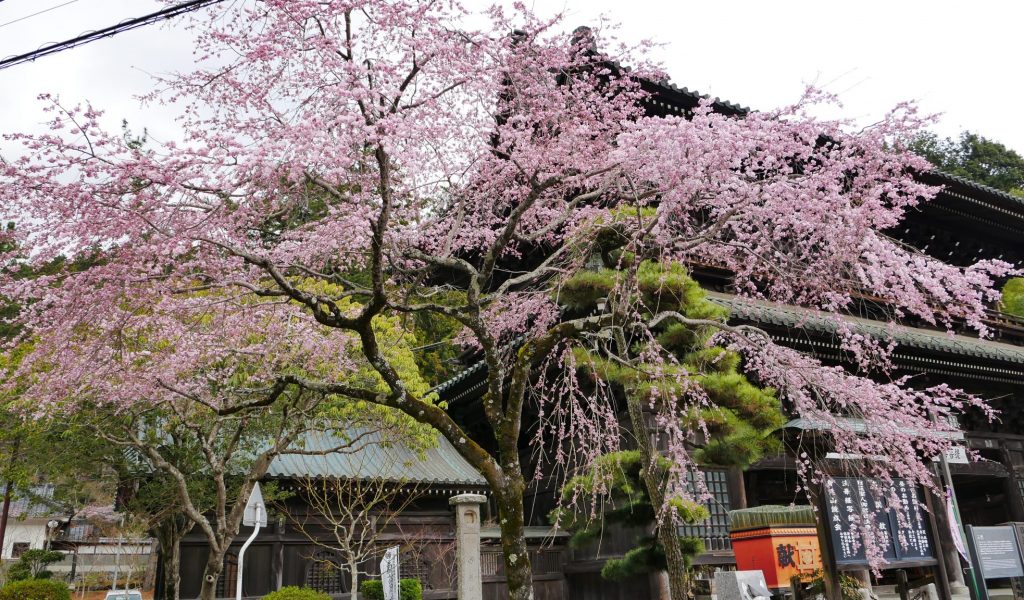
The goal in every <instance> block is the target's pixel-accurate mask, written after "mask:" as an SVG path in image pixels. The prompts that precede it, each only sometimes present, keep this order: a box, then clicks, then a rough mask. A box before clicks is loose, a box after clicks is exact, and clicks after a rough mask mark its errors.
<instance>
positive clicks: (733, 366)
mask: <svg viewBox="0 0 1024 600" xmlns="http://www.w3.org/2000/svg"><path fill="white" fill-rule="evenodd" d="M616 277H617V273H616V272H615V271H612V270H608V269H602V270H599V271H592V272H588V273H583V274H580V275H577V276H576V277H574V278H573V279H571V280H570V282H569V285H568V287H569V288H571V290H572V302H578V303H579V306H585V305H587V303H589V302H593V301H595V300H596V299H597V298H599V297H601V296H604V295H607V291H608V290H610V289H611V288H612V287H613V286H614V285H615V283H616ZM638 282H639V284H640V287H641V291H642V293H643V294H644V301H645V303H647V306H648V308H650V309H651V312H652V313H653V312H655V311H657V310H676V311H679V312H680V313H682V314H683V315H684V316H685V317H687V318H689V319H702V320H710V321H718V322H724V321H725V320H726V318H727V317H728V313H727V311H726V310H725V309H724V308H722V307H720V306H718V305H716V304H713V303H712V302H709V301H708V300H707V297H706V294H705V292H704V290H703V289H702V288H701V287H700V285H698V284H697V283H696V282H695V281H694V280H693V279H691V278H690V276H689V275H688V274H687V273H686V270H685V269H684V268H683V267H682V266H681V265H678V264H674V265H670V266H662V265H659V264H657V263H654V262H651V261H645V262H644V263H642V264H641V265H640V267H639V270H638ZM562 301H563V302H564V303H568V302H567V300H566V299H565V298H562ZM717 331H718V329H717V328H716V327H714V326H713V325H707V326H704V325H701V326H692V325H686V324H683V323H680V322H678V321H675V322H667V323H666V324H665V325H664V326H663V328H662V330H661V331H659V332H657V340H658V342H659V344H660V345H661V346H662V347H663V348H665V349H666V350H669V351H671V352H673V353H674V357H673V359H674V360H666V361H665V362H664V363H662V364H658V365H653V364H652V365H636V366H635V367H632V366H627V365H625V364H623V363H621V362H618V361H611V360H608V359H607V358H605V357H603V356H601V355H599V354H596V353H594V352H590V351H587V350H584V349H582V348H577V349H575V350H574V358H575V360H576V364H577V367H578V368H579V369H580V370H581V371H583V372H585V373H588V374H590V375H591V376H592V377H594V378H595V379H600V380H602V381H606V382H610V383H614V384H617V385H620V386H622V388H623V389H624V390H625V392H626V393H627V394H630V395H631V396H633V397H634V398H637V399H639V400H640V401H641V402H644V403H649V402H664V401H671V400H672V399H675V400H677V401H685V399H686V398H694V397H699V396H700V395H701V394H703V395H705V396H707V398H708V399H709V400H710V404H711V406H709V407H707V408H705V409H701V410H696V409H691V410H688V411H687V412H686V413H685V415H684V417H683V421H684V423H683V425H684V427H687V428H689V429H692V430H696V429H699V428H702V427H703V428H705V429H706V430H707V431H708V433H709V439H708V440H707V442H706V443H705V444H704V445H703V447H702V448H701V449H699V450H698V451H697V452H695V458H696V459H697V460H698V462H700V463H703V464H709V465H716V466H739V467H746V466H749V465H750V464H751V463H753V462H756V461H757V460H760V458H761V457H762V456H764V455H765V454H769V453H774V452H777V451H779V449H780V447H779V442H778V440H777V439H776V438H775V437H774V435H773V432H774V431H775V430H776V429H778V428H779V427H781V426H782V425H783V423H784V422H785V419H784V417H783V414H782V406H781V403H780V402H779V399H778V396H777V394H776V392H775V390H774V389H772V388H762V387H759V386H756V385H754V384H753V383H751V381H750V380H749V379H747V377H746V376H745V375H744V374H743V373H741V372H740V367H741V360H740V356H739V355H738V354H737V353H735V352H733V351H731V350H727V349H725V348H721V347H718V346H710V345H709V342H710V340H711V336H712V335H714V333H716V332H717Z"/></svg>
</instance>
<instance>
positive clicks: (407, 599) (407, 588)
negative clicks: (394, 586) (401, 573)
mask: <svg viewBox="0 0 1024 600" xmlns="http://www.w3.org/2000/svg"><path fill="white" fill-rule="evenodd" d="M359 593H361V594H362V595H363V600H384V584H383V583H381V581H380V580H379V579H369V580H366V581H364V582H363V583H362V584H361V585H360V586H359ZM398 598H399V600H423V586H422V585H420V580H419V579H403V580H401V581H400V582H398Z"/></svg>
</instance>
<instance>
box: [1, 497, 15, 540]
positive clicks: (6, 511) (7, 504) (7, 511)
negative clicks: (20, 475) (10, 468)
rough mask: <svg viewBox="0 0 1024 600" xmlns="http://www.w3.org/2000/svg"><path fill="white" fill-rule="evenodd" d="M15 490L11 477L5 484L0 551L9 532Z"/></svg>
mask: <svg viewBox="0 0 1024 600" xmlns="http://www.w3.org/2000/svg"><path fill="white" fill-rule="evenodd" d="M13 491H14V482H13V481H11V480H10V479H8V480H7V482H6V483H5V484H4V507H3V510H2V511H0V553H2V552H3V549H4V541H5V540H4V538H5V534H6V533H7V519H8V518H10V516H11V494H12V493H13Z"/></svg>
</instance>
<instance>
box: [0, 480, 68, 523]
mask: <svg viewBox="0 0 1024 600" xmlns="http://www.w3.org/2000/svg"><path fill="white" fill-rule="evenodd" d="M52 499H53V486H52V485H49V484H47V485H38V486H35V487H33V488H32V489H31V490H30V491H29V493H27V494H23V495H19V496H17V497H15V498H14V499H13V500H11V518H12V519H45V518H47V517H56V516H62V515H60V514H59V513H58V512H57V511H56V510H55V509H54V508H53V507H52V506H51V505H50V502H49V501H50V500H52Z"/></svg>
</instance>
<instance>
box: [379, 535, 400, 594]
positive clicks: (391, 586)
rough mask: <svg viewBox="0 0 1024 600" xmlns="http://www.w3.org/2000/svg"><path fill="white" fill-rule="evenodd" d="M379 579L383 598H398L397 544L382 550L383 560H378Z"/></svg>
mask: <svg viewBox="0 0 1024 600" xmlns="http://www.w3.org/2000/svg"><path fill="white" fill-rule="evenodd" d="M380 580H381V583H382V584H383V587H384V600H398V597H399V573H398V546H393V547H391V548H388V549H387V551H386V552H384V560H382V561H380Z"/></svg>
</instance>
